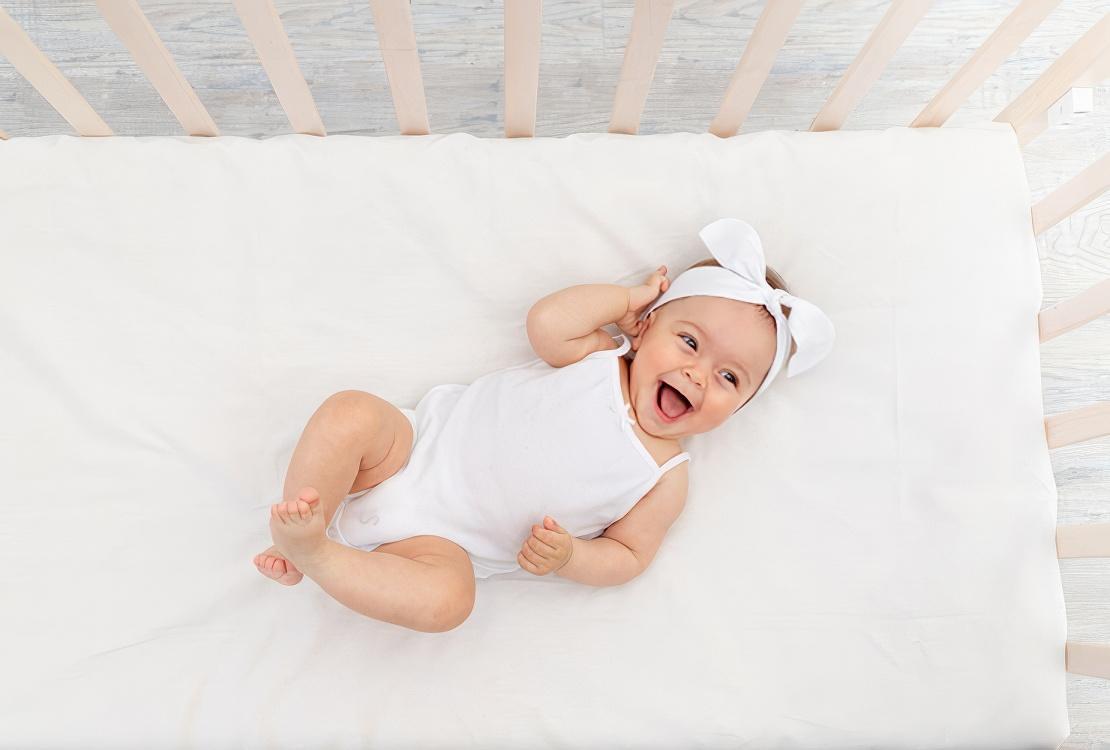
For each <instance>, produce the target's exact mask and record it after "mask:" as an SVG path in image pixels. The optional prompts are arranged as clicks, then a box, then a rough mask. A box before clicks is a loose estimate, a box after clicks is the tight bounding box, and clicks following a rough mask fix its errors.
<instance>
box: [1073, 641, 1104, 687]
mask: <svg viewBox="0 0 1110 750" xmlns="http://www.w3.org/2000/svg"><path fill="white" fill-rule="evenodd" d="M1064 670H1065V671H1067V672H1071V673H1072V674H1085V675H1089V676H1091V677H1101V678H1103V679H1104V680H1110V646H1108V645H1106V644H1103V643H1076V642H1075V641H1066V642H1065V643H1064Z"/></svg>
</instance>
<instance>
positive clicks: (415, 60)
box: [370, 0, 515, 135]
mask: <svg viewBox="0 0 1110 750" xmlns="http://www.w3.org/2000/svg"><path fill="white" fill-rule="evenodd" d="M514 1H515V0H514ZM370 10H371V11H372V12H373V15H374V28H375V29H377V32H378V47H379V48H380V49H381V51H382V58H383V59H384V60H385V74H386V77H387V78H389V90H390V92H391V93H392V94H393V109H394V111H395V112H396V114H397V125H398V126H399V127H400V129H401V135H427V134H428V105H427V102H426V101H425V98H424V80H423V79H422V78H421V77H420V56H419V55H418V54H417V51H416V33H415V32H414V31H413V28H412V11H411V10H410V8H409V0H370Z"/></svg>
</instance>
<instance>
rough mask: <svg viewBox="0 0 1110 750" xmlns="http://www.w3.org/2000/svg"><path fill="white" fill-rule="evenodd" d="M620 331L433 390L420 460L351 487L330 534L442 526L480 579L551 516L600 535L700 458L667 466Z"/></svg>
mask: <svg viewBox="0 0 1110 750" xmlns="http://www.w3.org/2000/svg"><path fill="white" fill-rule="evenodd" d="M620 338H621V339H623V342H622V343H621V345H620V346H619V347H618V348H616V349H603V350H601V351H597V352H594V353H592V354H590V355H589V356H587V357H585V358H584V359H582V360H580V361H578V362H575V363H573V364H570V365H567V366H566V367H552V366H551V365H549V364H547V363H546V362H545V361H544V360H543V359H535V360H532V361H530V362H526V363H525V364H522V365H517V366H514V367H509V368H506V369H503V370H498V371H496V372H492V373H488V374H486V375H483V376H482V377H480V378H478V379H477V380H475V381H474V382H473V383H471V384H470V385H469V386H466V385H458V384H453V383H448V384H444V385H438V386H436V387H435V388H432V389H431V390H430V391H428V393H426V394H425V395H424V397H423V398H422V399H421V400H420V403H419V404H418V405H417V407H416V419H415V422H416V429H415V434H416V439H415V442H414V445H413V450H412V454H411V455H410V456H409V460H408V462H407V463H406V464H405V465H404V466H403V467H402V468H401V469H400V471H398V472H397V473H396V474H394V475H393V476H391V477H389V478H388V479H386V480H385V481H383V482H382V483H381V484H379V485H377V486H376V487H372V488H370V489H369V490H366V491H364V492H362V493H358V494H356V495H350V496H348V497H347V498H346V499H345V500H344V501H343V504H342V505H341V506H340V508H339V509H338V510H337V511H336V513H335V516H334V517H333V518H332V522H331V524H329V526H328V530H327V534H328V536H329V537H331V538H333V539H336V540H337V541H339V542H341V543H343V544H347V545H348V546H352V547H358V548H360V549H367V550H370V549H374V548H375V547H377V546H378V545H380V544H385V543H387V542H393V541H398V540H400V539H406V538H408V537H412V536H419V535H423V534H435V535H438V536H442V537H445V538H447V539H450V540H451V541H453V542H455V543H457V544H458V545H459V546H461V547H462V548H463V549H465V550H466V551H467V553H468V554H469V555H470V558H471V562H472V564H473V568H474V574H475V576H477V577H479V578H488V577H489V576H491V575H495V574H497V573H509V572H512V571H514V570H519V569H520V565H519V564H518V563H517V560H516V558H517V553H518V552H519V551H520V548H521V545H522V544H523V543H524V540H525V539H527V538H528V537H529V536H530V535H531V533H532V524H541V525H542V524H543V517H544V516H545V515H548V516H551V517H552V518H554V519H555V520H556V521H557V522H558V523H559V524H560V525H561V526H562V527H563V528H564V529H566V530H567V531H568V532H570V534H571V535H572V536H575V537H580V538H584V539H593V538H594V537H597V536H600V535H601V534H602V532H604V531H605V529H606V528H608V527H609V526H610V525H611V524H612V523H614V522H615V521H617V520H619V519H620V518H621V517H622V516H624V515H625V514H626V513H627V512H628V511H629V510H630V509H631V508H632V506H634V505H635V504H636V503H637V502H639V500H640V499H641V498H642V497H643V496H644V495H645V494H647V492H648V491H649V490H650V489H651V488H652V487H654V486H655V484H656V482H658V481H659V479H660V477H662V476H663V473H664V472H666V471H668V470H670V469H671V468H673V467H674V466H676V465H677V464H678V463H680V462H681V461H685V460H688V459H689V458H690V455H689V454H688V453H686V452H683V453H680V454H678V455H677V456H675V457H674V458H672V459H670V460H669V461H667V462H666V463H664V464H663V465H662V466H659V465H658V464H656V463H655V459H653V458H652V457H651V454H650V453H649V452H648V450H647V448H646V447H645V446H644V445H643V443H641V442H640V439H639V438H638V437H637V436H636V433H635V432H634V431H633V429H632V425H633V424H635V420H634V419H633V418H632V416H630V413H629V411H630V409H631V407H630V406H629V404H628V403H627V402H626V401H624V398H623V393H622V391H621V383H620V363H619V362H618V361H617V360H618V358H619V357H620V356H622V355H623V354H624V353H625V352H627V351H628V349H629V346H630V342H629V340H628V338H627V337H625V336H624V335H623V334H621V335H620Z"/></svg>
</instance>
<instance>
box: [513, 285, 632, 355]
mask: <svg viewBox="0 0 1110 750" xmlns="http://www.w3.org/2000/svg"><path fill="white" fill-rule="evenodd" d="M628 305H629V290H628V288H627V287H623V286H620V285H618V284H579V285H577V286H572V287H568V288H566V289H563V290H561V291H558V292H554V293H553V294H549V295H547V296H546V297H544V298H543V299H541V300H540V301H539V302H537V303H536V304H534V305H532V309H531V310H529V311H528V322H527V330H528V341H529V342H531V344H532V348H533V349H534V350H535V352H536V354H538V355H539V356H540V357H542V358H543V359H544V361H545V362H547V363H548V364H549V365H551V366H552V367H564V366H566V365H569V364H572V363H574V362H577V361H579V360H580V359H582V358H583V357H585V356H586V355H588V354H592V353H593V352H596V351H601V350H602V349H614V348H616V347H614V346H613V339H612V337H611V336H610V335H609V334H608V333H606V332H605V331H604V330H601V326H603V325H608V324H609V323H615V322H617V321H618V320H619V319H621V318H622V317H624V315H625V314H626V313H627V312H628Z"/></svg>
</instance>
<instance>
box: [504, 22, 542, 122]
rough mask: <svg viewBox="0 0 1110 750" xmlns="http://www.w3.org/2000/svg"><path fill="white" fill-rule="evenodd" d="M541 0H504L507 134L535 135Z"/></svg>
mask: <svg viewBox="0 0 1110 750" xmlns="http://www.w3.org/2000/svg"><path fill="white" fill-rule="evenodd" d="M542 27H543V5H542V2H541V0H506V1H505V137H506V138H520V137H524V138H531V137H532V136H534V135H535V134H536V99H537V97H538V96H539V89H540V34H541V29H542Z"/></svg>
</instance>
